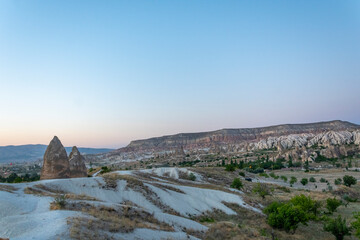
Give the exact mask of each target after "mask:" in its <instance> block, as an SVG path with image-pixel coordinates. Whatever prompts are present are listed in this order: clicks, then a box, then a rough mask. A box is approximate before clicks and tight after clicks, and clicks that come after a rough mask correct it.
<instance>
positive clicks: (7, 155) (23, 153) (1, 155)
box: [0, 144, 113, 163]
mask: <svg viewBox="0 0 360 240" xmlns="http://www.w3.org/2000/svg"><path fill="white" fill-rule="evenodd" d="M46 148H47V145H43V144H28V145H19V146H2V147H1V146H0V163H11V162H13V163H15V162H32V161H36V160H38V159H42V158H43V156H44V153H45V150H46ZM65 149H66V152H67V153H68V154H69V153H70V152H71V149H72V147H65ZM78 149H79V151H80V153H81V154H84V155H85V154H99V153H107V152H110V151H112V150H113V149H108V148H78Z"/></svg>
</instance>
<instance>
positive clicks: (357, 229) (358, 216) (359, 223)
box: [351, 212, 360, 239]
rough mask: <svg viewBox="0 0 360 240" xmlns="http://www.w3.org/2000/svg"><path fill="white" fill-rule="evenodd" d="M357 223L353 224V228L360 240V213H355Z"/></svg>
mask: <svg viewBox="0 0 360 240" xmlns="http://www.w3.org/2000/svg"><path fill="white" fill-rule="evenodd" d="M353 215H354V218H355V221H354V222H352V223H351V227H352V228H353V229H354V230H355V236H356V237H357V238H359V239H360V212H354V213H353Z"/></svg>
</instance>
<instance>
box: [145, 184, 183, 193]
mask: <svg viewBox="0 0 360 240" xmlns="http://www.w3.org/2000/svg"><path fill="white" fill-rule="evenodd" d="M151 185H153V186H155V187H158V188H160V189H162V190H164V191H168V190H170V191H173V192H178V193H182V194H185V193H184V192H183V191H181V190H180V189H178V188H176V187H172V186H170V185H167V184H162V183H151Z"/></svg>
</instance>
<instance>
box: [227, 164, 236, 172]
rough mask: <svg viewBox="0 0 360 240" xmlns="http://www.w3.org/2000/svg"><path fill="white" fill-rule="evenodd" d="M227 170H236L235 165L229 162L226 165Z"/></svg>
mask: <svg viewBox="0 0 360 240" xmlns="http://www.w3.org/2000/svg"><path fill="white" fill-rule="evenodd" d="M225 171H229V172H233V171H235V166H234V165H232V164H228V165H226V166H225Z"/></svg>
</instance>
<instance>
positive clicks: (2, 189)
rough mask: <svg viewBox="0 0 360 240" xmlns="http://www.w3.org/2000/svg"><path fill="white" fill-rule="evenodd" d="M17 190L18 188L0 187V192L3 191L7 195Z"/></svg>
mask: <svg viewBox="0 0 360 240" xmlns="http://www.w3.org/2000/svg"><path fill="white" fill-rule="evenodd" d="M16 190H18V188H16V187H13V186H9V185H2V184H1V185H0V191H5V192H9V193H13V192H14V191H16Z"/></svg>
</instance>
